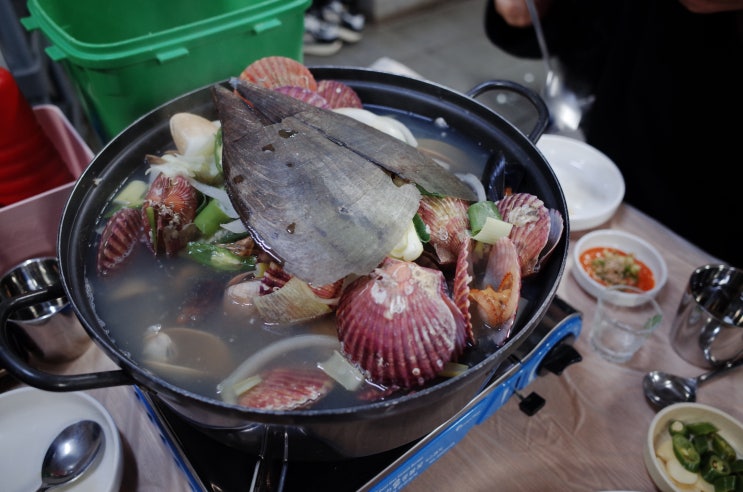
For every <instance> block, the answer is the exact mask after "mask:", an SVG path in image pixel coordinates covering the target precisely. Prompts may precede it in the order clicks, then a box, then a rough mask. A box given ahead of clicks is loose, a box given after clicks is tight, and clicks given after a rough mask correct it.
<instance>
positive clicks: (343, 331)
mask: <svg viewBox="0 0 743 492" xmlns="http://www.w3.org/2000/svg"><path fill="white" fill-rule="evenodd" d="M445 288H446V284H445V281H444V276H443V274H442V273H441V272H439V271H437V270H431V269H429V268H424V267H421V266H418V265H416V264H415V263H411V262H405V261H401V260H396V259H392V258H387V259H386V260H385V261H384V262H383V264H382V265H381V266H380V267H379V268H377V269H376V270H375V271H374V272H372V273H371V274H370V275H367V276H364V277H359V278H358V279H356V280H355V281H354V282H352V283H351V284H350V285H349V286H348V287H347V288H346V290H344V292H343V294H342V295H341V298H340V301H339V304H338V310H337V313H336V322H337V328H338V338H339V340H340V341H341V344H342V348H343V352H344V353H345V354H346V356H347V357H348V358H349V360H351V361H352V362H354V363H357V364H358V365H359V367H361V368H362V369H363V370H365V371H366V372H367V373H368V374H369V377H370V378H371V380H372V381H374V382H375V383H377V384H383V385H397V386H400V387H401V388H412V387H416V386H421V385H423V384H425V383H426V382H427V381H429V380H430V379H432V378H434V377H435V376H436V374H437V373H438V372H439V371H441V369H442V368H443V367H444V364H445V363H446V362H448V361H450V360H451V358H452V355H453V354H454V353H455V349H456V347H457V344H458V342H457V337H458V336H461V335H460V334H461V333H463V331H464V330H463V325H464V318H463V316H462V313H461V312H460V311H459V310H458V309H457V307H456V305H455V304H454V303H453V302H452V301H451V299H449V298H448V296H447V295H446V292H445Z"/></svg>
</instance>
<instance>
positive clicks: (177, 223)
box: [141, 173, 199, 255]
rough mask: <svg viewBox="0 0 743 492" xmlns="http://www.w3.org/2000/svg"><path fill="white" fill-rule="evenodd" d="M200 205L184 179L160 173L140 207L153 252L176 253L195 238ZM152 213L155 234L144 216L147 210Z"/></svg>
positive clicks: (197, 194)
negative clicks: (196, 219) (195, 224)
mask: <svg viewBox="0 0 743 492" xmlns="http://www.w3.org/2000/svg"><path fill="white" fill-rule="evenodd" d="M198 206H199V192H198V190H197V189H196V188H194V187H193V186H191V183H189V182H188V179H186V178H185V177H184V176H175V177H172V178H171V177H168V176H166V175H165V174H163V173H161V174H159V175H158V176H157V177H156V178H155V180H154V181H153V182H152V185H150V189H149V190H148V191H147V195H146V196H145V200H144V203H143V204H142V212H141V213H142V223H143V224H144V232H145V234H146V237H147V239H148V241H147V244H148V246H149V248H150V250H152V251H153V252H154V253H160V252H165V253H166V254H168V255H173V254H175V253H177V252H178V251H179V250H180V249H181V248H183V247H184V246H185V245H186V243H187V242H188V241H190V240H192V239H195V237H196V236H197V235H198V229H197V228H196V226H194V225H193V219H194V218H195V217H196V210H197V209H198ZM148 208H152V209H153V211H154V226H155V227H154V229H155V230H154V231H153V230H152V227H151V224H150V220H149V218H148V216H147V209H148Z"/></svg>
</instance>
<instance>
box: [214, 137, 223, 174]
mask: <svg viewBox="0 0 743 492" xmlns="http://www.w3.org/2000/svg"><path fill="white" fill-rule="evenodd" d="M222 147H223V145H222V127H221V126H220V127H219V129H218V130H217V133H216V134H215V135H214V163H215V164H216V165H217V169H218V170H219V174H222Z"/></svg>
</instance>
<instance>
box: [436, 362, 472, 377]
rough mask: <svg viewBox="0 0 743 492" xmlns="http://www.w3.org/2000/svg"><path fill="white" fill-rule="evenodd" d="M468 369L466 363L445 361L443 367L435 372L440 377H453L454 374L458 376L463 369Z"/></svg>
mask: <svg viewBox="0 0 743 492" xmlns="http://www.w3.org/2000/svg"><path fill="white" fill-rule="evenodd" d="M467 369H469V366H468V365H467V364H460V363H458V362H447V363H446V364H444V368H443V369H441V371H439V373H438V374H437V375H438V376H441V377H442V378H453V377H455V376H459V375H460V374H462V373H463V372H464V371H466V370H467Z"/></svg>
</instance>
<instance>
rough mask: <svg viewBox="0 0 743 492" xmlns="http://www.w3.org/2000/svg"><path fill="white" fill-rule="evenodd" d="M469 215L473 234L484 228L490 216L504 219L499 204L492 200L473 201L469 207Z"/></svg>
mask: <svg viewBox="0 0 743 492" xmlns="http://www.w3.org/2000/svg"><path fill="white" fill-rule="evenodd" d="M467 216H468V217H469V219H470V230H471V231H472V235H473V236H474V235H476V234H477V233H478V232H480V230H482V228H483V227H484V226H485V221H486V220H487V218H488V217H492V218H494V219H498V220H503V217H501V214H500V212H499V211H498V206H497V205H496V204H495V203H493V202H491V201H484V202H477V203H473V204H472V205H470V206H469V208H468V209H467Z"/></svg>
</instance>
